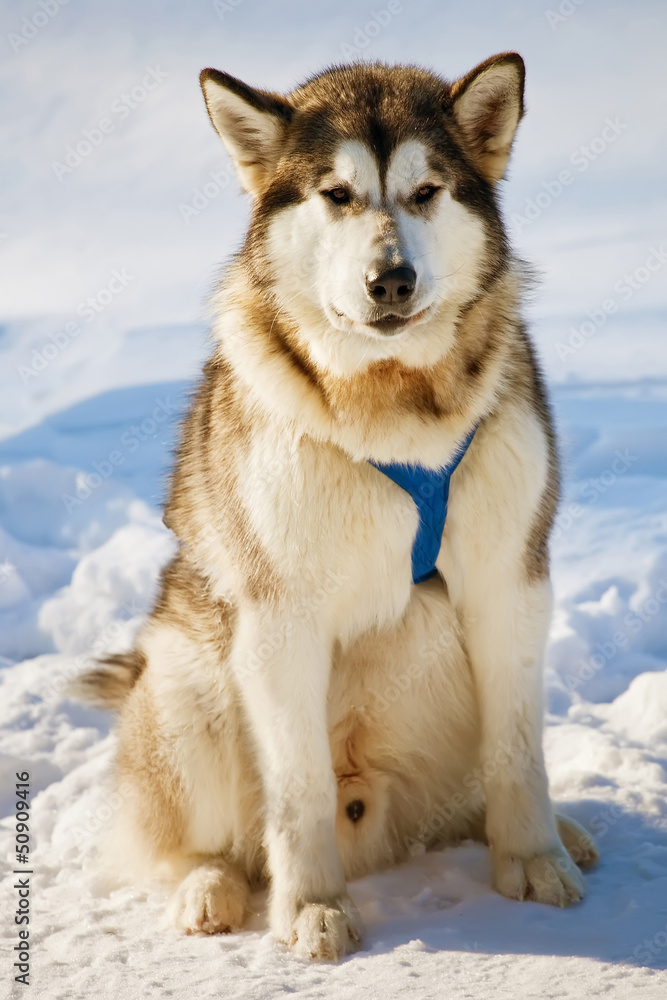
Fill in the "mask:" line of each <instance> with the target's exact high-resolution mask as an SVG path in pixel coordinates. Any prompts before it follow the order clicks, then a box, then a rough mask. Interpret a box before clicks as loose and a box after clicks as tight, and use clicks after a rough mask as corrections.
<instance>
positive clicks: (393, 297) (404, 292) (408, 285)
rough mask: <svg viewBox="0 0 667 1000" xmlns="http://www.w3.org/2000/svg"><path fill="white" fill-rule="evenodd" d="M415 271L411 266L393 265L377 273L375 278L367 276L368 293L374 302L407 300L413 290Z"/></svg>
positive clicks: (415, 280)
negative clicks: (387, 269) (382, 272)
mask: <svg viewBox="0 0 667 1000" xmlns="http://www.w3.org/2000/svg"><path fill="white" fill-rule="evenodd" d="M416 282H417V272H416V271H415V269H414V268H413V267H408V266H404V267H395V268H393V270H391V271H385V272H384V274H379V275H378V276H377V278H370V277H369V278H367V279H366V288H367V289H368V294H369V295H370V297H371V298H372V299H374V301H375V302H382V303H389V302H407V300H408V299H409V298H410V296H411V295H412V293H413V292H414V290H415V284H416Z"/></svg>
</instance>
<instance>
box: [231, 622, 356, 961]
mask: <svg viewBox="0 0 667 1000" xmlns="http://www.w3.org/2000/svg"><path fill="white" fill-rule="evenodd" d="M232 655H233V666H234V672H235V675H236V678H237V680H238V683H239V686H240V688H241V692H242V696H243V700H244V704H245V708H246V711H247V715H248V719H249V722H250V727H251V730H252V732H253V735H254V738H255V742H256V746H257V751H258V758H259V764H260V770H261V773H262V778H263V783H264V793H265V803H266V845H267V849H268V859H269V868H270V873H271V880H272V886H271V903H270V919H271V928H272V930H273V932H274V933H275V934H276V936H277V937H278V938H279V939H280V940H282V941H285V942H287V943H288V944H289V945H290V947H291V948H292V949H293V950H294V951H295V952H297V953H298V954H300V955H304V956H307V957H312V958H329V959H338V958H340V957H341V956H342V955H344V954H346V953H347V952H350V951H353V950H355V948H356V946H357V944H358V941H359V938H360V931H361V924H360V920H359V916H358V914H357V912H356V909H355V907H354V904H353V903H352V901H351V900H350V898H349V896H348V895H347V889H346V886H345V878H344V876H343V869H342V865H341V862H340V858H339V856H338V850H337V847H336V836H335V820H336V798H337V788H336V780H335V777H334V772H333V767H332V762H331V751H330V745H329V736H328V730H327V693H328V686H329V672H330V667H331V641H330V640H328V639H327V638H326V637H324V636H323V635H320V634H318V632H317V628H316V627H315V626H314V625H313V623H312V622H307V623H304V622H301V621H295V619H294V617H293V616H290V613H289V612H285V611H283V612H282V613H279V612H276V611H275V609H268V608H266V607H264V608H262V607H255V608H254V609H244V610H242V611H241V613H240V615H239V621H238V628H237V633H236V638H235V643H234V650H233V654H232Z"/></svg>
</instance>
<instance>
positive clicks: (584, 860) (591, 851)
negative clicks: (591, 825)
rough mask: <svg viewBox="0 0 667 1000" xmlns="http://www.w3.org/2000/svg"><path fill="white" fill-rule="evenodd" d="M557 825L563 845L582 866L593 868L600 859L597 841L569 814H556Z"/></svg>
mask: <svg viewBox="0 0 667 1000" xmlns="http://www.w3.org/2000/svg"><path fill="white" fill-rule="evenodd" d="M556 826H557V827H558V833H559V834H560V839H561V840H562V841H563V847H564V848H565V850H566V851H567V853H568V854H569V855H570V857H571V858H572V860H573V861H574V862H575V864H577V865H579V867H580V868H592V867H593V866H594V865H596V864H597V863H598V861H599V860H600V855H599V854H598V850H597V847H596V846H595V842H594V841H593V838H592V837H591V836H590V834H589V833H588V832H587V831H586V830H585V829H584V828H583V826H581V824H580V823H577V821H576V820H574V819H570V818H569V816H561V815H559V814H558V813H557V814H556Z"/></svg>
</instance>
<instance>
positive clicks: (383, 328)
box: [331, 306, 429, 337]
mask: <svg viewBox="0 0 667 1000" xmlns="http://www.w3.org/2000/svg"><path fill="white" fill-rule="evenodd" d="M331 308H332V310H333V312H334V313H335V314H336V316H337V317H338V318H339V319H341V320H343V321H344V322H345V323H349V324H350V325H351V326H354V327H357V328H359V327H361V328H362V329H363V330H364V332H369V331H372V332H373V333H375V334H380V335H381V336H384V337H391V336H395V335H396V334H398V333H402V332H403V330H405V329H406V328H407V327H410V326H414V325H415V323H418V322H419V321H420V320H421V319H423V318H424V316H426V313H427V312H428V311H429V310H428V309H422V310H420V311H419V312H417V313H413V314H412V315H411V316H400V315H399V314H398V313H385V314H384V315H383V316H379V317H378V318H377V319H366V320H361V321H360V320H352V319H350V317H349V316H346V315H345V313H343V312H341V311H340V310H339V309H336V307H335V306H332V307H331Z"/></svg>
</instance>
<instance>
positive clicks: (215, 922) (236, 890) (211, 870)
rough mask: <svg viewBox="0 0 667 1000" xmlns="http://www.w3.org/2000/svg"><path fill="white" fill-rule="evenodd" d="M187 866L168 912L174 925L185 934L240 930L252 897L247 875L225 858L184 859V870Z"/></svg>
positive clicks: (170, 902)
mask: <svg viewBox="0 0 667 1000" xmlns="http://www.w3.org/2000/svg"><path fill="white" fill-rule="evenodd" d="M188 862H189V863H190V864H192V867H191V869H190V871H189V872H188V874H187V875H185V876H184V877H182V880H181V881H180V883H179V885H178V886H177V888H176V890H175V891H174V893H173V895H172V897H171V899H170V901H169V906H168V908H167V913H168V916H169V918H170V920H171V923H172V924H173V925H174V927H176V929H177V930H180V931H184V932H185V933H186V934H196V933H197V932H199V931H203V932H204V933H206V934H220V933H223V934H224V933H228V932H229V931H235V930H239V929H240V928H241V927H242V926H243V918H244V915H245V911H246V906H247V902H248V895H249V885H248V879H247V878H246V875H245V873H244V872H243V871H241V869H240V868H239V867H238V866H237V865H234V864H232V863H230V862H229V861H227V860H226V859H225V858H223V857H209V858H205V857H200V858H189V859H184V860H183V862H182V866H183V868H184V867H185V865H186V864H187V863H188ZM180 874H181V875H182V874H183V872H182V871H181V872H180Z"/></svg>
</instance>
